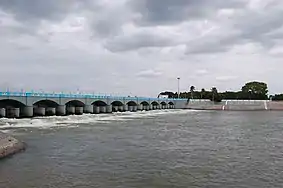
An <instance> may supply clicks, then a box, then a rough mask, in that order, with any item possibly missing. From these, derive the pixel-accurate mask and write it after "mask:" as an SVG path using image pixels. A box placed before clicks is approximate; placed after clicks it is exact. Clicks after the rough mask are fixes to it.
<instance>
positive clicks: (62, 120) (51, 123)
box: [0, 110, 194, 131]
mask: <svg viewBox="0 0 283 188" xmlns="http://www.w3.org/2000/svg"><path fill="white" fill-rule="evenodd" d="M189 112H194V111H193V110H160V111H141V112H116V113H112V114H84V115H71V116H52V117H36V118H29V119H7V118H2V119H0V130H5V131H9V130H10V129H15V128H39V129H49V128H54V127H77V126H79V125H80V124H89V123H92V124H95V123H97V122H99V123H111V122H112V121H129V120H133V119H137V118H144V117H155V116H162V115H166V114H180V113H189Z"/></svg>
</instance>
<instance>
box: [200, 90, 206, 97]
mask: <svg viewBox="0 0 283 188" xmlns="http://www.w3.org/2000/svg"><path fill="white" fill-rule="evenodd" d="M204 95H205V89H204V88H202V89H201V92H200V98H201V99H202V98H203V96H204Z"/></svg>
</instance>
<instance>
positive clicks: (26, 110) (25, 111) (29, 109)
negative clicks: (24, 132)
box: [20, 106, 33, 117]
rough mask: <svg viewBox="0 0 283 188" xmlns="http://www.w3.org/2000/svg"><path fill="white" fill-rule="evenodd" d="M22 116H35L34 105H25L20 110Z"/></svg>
mask: <svg viewBox="0 0 283 188" xmlns="http://www.w3.org/2000/svg"><path fill="white" fill-rule="evenodd" d="M20 116H21V117H33V106H24V107H23V108H21V110H20Z"/></svg>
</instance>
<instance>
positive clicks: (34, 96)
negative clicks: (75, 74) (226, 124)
mask: <svg viewBox="0 0 283 188" xmlns="http://www.w3.org/2000/svg"><path fill="white" fill-rule="evenodd" d="M186 102H187V100H186V99H171V98H147V97H120V96H105V95H93V94H64V93H60V94H58V93H33V92H0V117H7V118H20V117H34V116H53V115H59V116H64V115H74V114H77V115H80V114H83V113H91V114H92V113H94V114H98V113H111V112H118V111H120V112H123V111H131V112H135V111H138V110H158V109H181V108H185V107H186Z"/></svg>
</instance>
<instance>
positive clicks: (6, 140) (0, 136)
mask: <svg viewBox="0 0 283 188" xmlns="http://www.w3.org/2000/svg"><path fill="white" fill-rule="evenodd" d="M24 149H25V144H24V143H23V142H21V141H19V140H17V139H15V138H14V137H12V136H10V135H8V134H5V133H2V132H1V131H0V159H2V158H4V157H8V156H10V155H13V154H15V153H18V152H20V151H22V150H24Z"/></svg>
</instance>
